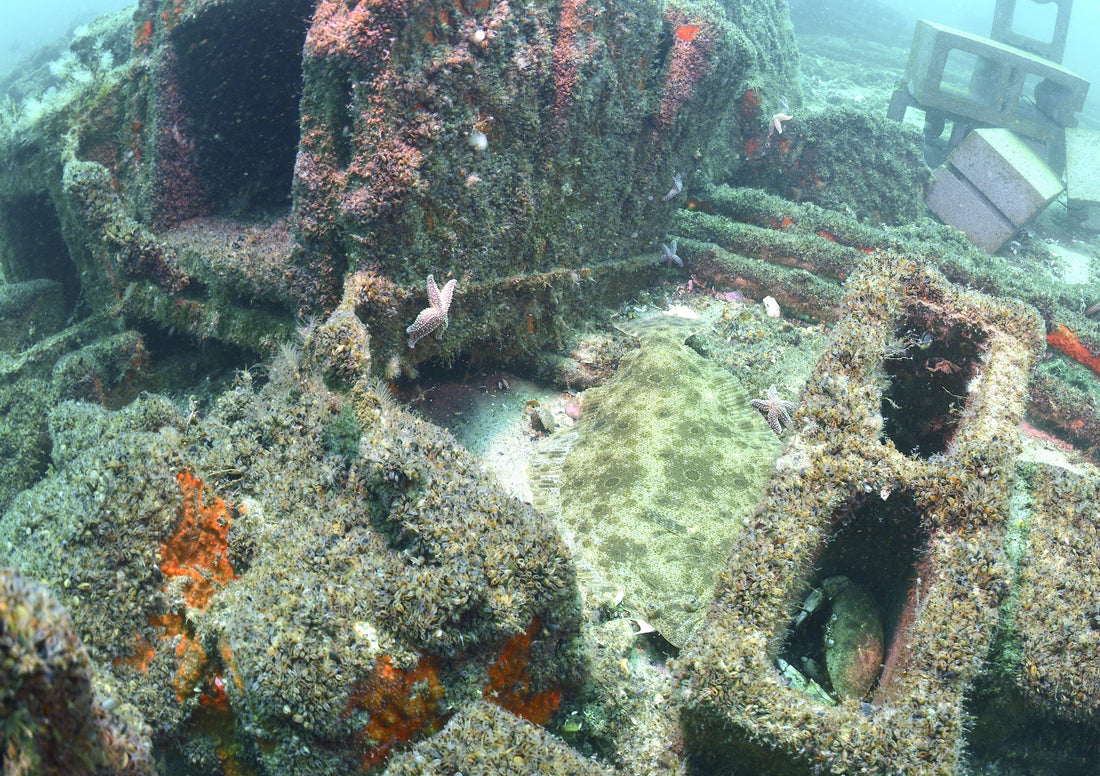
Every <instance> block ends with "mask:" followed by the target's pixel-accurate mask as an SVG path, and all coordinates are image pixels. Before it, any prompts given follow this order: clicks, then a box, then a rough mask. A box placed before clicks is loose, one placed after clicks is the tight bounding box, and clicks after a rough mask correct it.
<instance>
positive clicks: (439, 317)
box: [405, 275, 458, 348]
mask: <svg viewBox="0 0 1100 776" xmlns="http://www.w3.org/2000/svg"><path fill="white" fill-rule="evenodd" d="M457 282H458V281H456V280H454V279H452V280H448V281H447V285H445V286H443V289H442V290H440V288H439V286H437V285H436V284H435V277H434V276H433V275H428V307H426V308H425V309H423V310H421V311H420V315H418V316H416V320H415V321H413V322H412V325H411V326H409V328H407V329H405V333H406V334H408V335H409V347H410V348H412V347H416V343H417V342H419V341H420V340H422V339H423V338H424V337H427V336H428V335H429V334H431V333H432V332H433V331H436V330H437V329H438V330H439V333H438V334H436V335H435V336H436V338H437V339H438V338H441V337H442V336H443V331H444V330H445V329H446V328H447V312H448V311H449V310H450V309H451V297H452V296H453V295H454V292H455V283H457Z"/></svg>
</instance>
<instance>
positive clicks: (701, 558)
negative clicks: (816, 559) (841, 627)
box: [534, 314, 779, 645]
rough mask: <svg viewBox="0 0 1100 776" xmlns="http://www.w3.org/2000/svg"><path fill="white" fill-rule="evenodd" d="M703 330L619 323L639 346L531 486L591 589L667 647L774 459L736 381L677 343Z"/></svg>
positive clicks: (544, 459) (701, 596)
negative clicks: (618, 598) (618, 599)
mask: <svg viewBox="0 0 1100 776" xmlns="http://www.w3.org/2000/svg"><path fill="white" fill-rule="evenodd" d="M705 325H707V324H706V323H705V322H703V321H699V320H685V319H683V318H676V317H674V316H670V315H667V314H665V315H662V314H658V315H656V316H653V317H650V318H648V319H645V320H639V321H635V322H632V323H627V324H623V326H622V327H621V328H622V329H623V330H624V331H626V332H628V333H630V334H634V335H635V336H637V337H638V338H639V339H640V342H641V346H640V348H639V349H638V350H636V351H634V352H633V353H630V354H628V355H627V356H626V357H625V358H624V359H623V362H622V364H621V365H620V367H619V370H618V372H616V374H615V376H614V377H613V378H612V379H611V381H610V382H608V383H607V385H605V386H602V387H600V388H597V389H592V390H590V391H588V392H587V393H586V394H585V397H584V404H583V407H584V412H583V414H582V416H581V418H580V420H579V422H578V423H577V425H576V427H575V428H574V429H571V430H570V431H567V432H565V433H563V434H561V435H559V436H558V437H556V438H555V439H553V440H551V441H550V442H548V443H546V445H545V446H544V448H543V449H542V450H541V451H540V452H539V462H538V464H537V466H536V480H535V483H534V487H535V490H536V506H540V507H541V508H543V509H545V510H546V511H547V512H548V513H550V514H552V515H555V516H556V517H558V519H559V521H560V523H561V526H562V529H563V531H564V533H565V536H566V538H567V540H568V541H569V542H570V544H571V545H572V546H573V547H574V548H575V552H576V553H577V554H578V557H579V558H580V559H581V563H582V568H583V569H584V570H585V572H586V573H587V574H589V575H591V577H592V578H591V580H590V584H591V586H592V588H593V589H596V590H602V591H603V593H604V596H605V597H606V598H607V599H608V600H610V599H612V598H613V597H614V596H615V593H616V591H618V592H621V593H623V594H624V597H623V603H624V605H625V606H626V608H627V609H628V610H629V611H631V612H633V613H634V614H635V615H637V616H638V617H642V618H644V619H645V620H647V621H649V622H651V623H652V624H653V625H654V626H655V627H656V628H657V629H658V630H659V631H660V632H661V634H662V635H663V636H664V637H665V638H667V639H668V640H669V641H670V642H672V643H673V644H676V645H681V644H683V643H684V642H685V641H686V640H687V638H688V637H689V636H690V634H691V632H692V631H693V630H694V628H695V626H696V625H697V624H698V623H699V622H700V621H701V619H702V616H703V612H704V611H705V609H706V606H707V602H708V601H709V599H710V593H711V589H712V587H713V585H714V574H715V572H716V571H717V569H718V567H719V566H720V564H721V563H722V560H723V559H724V558H725V556H726V553H727V551H728V548H729V546H730V543H731V541H732V539H733V537H734V536H736V534H737V532H738V531H739V530H740V528H741V526H742V525H743V521H744V519H745V518H746V517H748V515H750V514H751V513H752V510H753V508H754V507H755V506H756V502H757V501H758V500H759V498H760V496H761V494H762V491H763V486H764V482H765V480H766V479H767V477H768V474H769V473H770V471H771V468H772V463H773V461H774V460H775V457H776V455H778V452H779V444H778V442H777V440H776V437H775V435H774V434H773V433H772V432H771V431H770V430H769V429H768V426H767V424H766V423H765V422H764V420H763V419H762V418H761V417H760V415H759V414H757V413H756V412H755V411H754V410H753V409H752V408H751V406H750V404H749V397H748V395H747V394H746V393H745V390H744V389H743V388H742V387H741V386H740V385H739V384H738V382H737V380H736V379H735V378H733V377H732V376H731V375H730V374H729V373H728V372H726V371H724V370H722V369H721V368H719V367H717V366H716V365H714V364H712V363H710V362H709V361H707V359H705V358H704V357H702V356H700V355H699V354H698V353H696V352H695V351H694V350H692V349H691V348H690V347H687V346H686V345H685V344H684V341H685V340H686V339H687V338H688V337H689V336H690V335H691V334H692V332H693V331H695V330H697V329H699V328H702V327H703V326H705Z"/></svg>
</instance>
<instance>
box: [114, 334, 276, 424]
mask: <svg viewBox="0 0 1100 776" xmlns="http://www.w3.org/2000/svg"><path fill="white" fill-rule="evenodd" d="M135 328H136V329H137V330H138V331H140V332H141V336H142V340H143V342H144V345H145V350H146V352H147V353H148V368H147V374H146V375H145V376H144V381H143V383H142V385H141V386H140V388H141V389H142V390H147V391H152V392H156V393H164V394H166V395H168V396H170V397H172V398H173V400H175V401H177V402H184V401H185V400H186V399H188V397H195V398H196V399H198V400H200V401H201V402H202V403H203V404H208V403H209V402H210V401H212V400H213V399H214V398H216V397H217V396H218V395H219V394H221V393H223V392H224V391H227V390H229V389H230V388H232V386H233V382H234V380H235V379H236V373H237V372H238V371H239V370H243V369H249V368H250V367H252V366H254V365H256V364H258V363H259V362H260V355H259V354H258V353H256V352H255V351H252V350H249V349H247V348H242V347H238V346H236V345H232V344H228V343H225V342H220V341H218V340H213V339H210V340H199V339H197V338H195V337H193V336H191V335H190V334H185V333H181V332H178V331H175V330H172V329H164V328H162V327H161V326H158V325H156V324H153V323H151V322H141V323H140V324H138V325H137V326H135Z"/></svg>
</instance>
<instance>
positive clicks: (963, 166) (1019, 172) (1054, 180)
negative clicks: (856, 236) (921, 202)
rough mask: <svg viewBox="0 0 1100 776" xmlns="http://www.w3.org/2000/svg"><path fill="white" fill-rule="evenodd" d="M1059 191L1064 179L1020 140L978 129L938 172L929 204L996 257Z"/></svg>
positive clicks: (1004, 131)
mask: <svg viewBox="0 0 1100 776" xmlns="http://www.w3.org/2000/svg"><path fill="white" fill-rule="evenodd" d="M1061 193H1062V181H1061V179H1059V177H1058V176H1057V175H1056V174H1055V172H1054V171H1053V170H1051V169H1050V167H1048V166H1047V165H1046V163H1045V162H1043V160H1042V159H1040V158H1039V156H1038V155H1037V154H1036V153H1035V152H1034V151H1032V150H1031V149H1030V148H1029V147H1028V146H1027V145H1025V144H1024V142H1023V141H1022V140H1021V139H1020V138H1019V137H1017V136H1016V135H1014V134H1013V133H1012V132H1010V131H1008V130H1007V129H977V130H974V131H973V132H971V133H970V134H969V135H967V137H966V139H965V140H963V142H962V143H960V144H959V147H958V148H956V149H955V150H954V151H953V152H952V153H951V156H950V157H948V159H947V162H946V163H945V164H943V165H942V166H941V167H940V168H939V169H937V170H936V175H935V178H934V180H933V182H932V186H931V187H930V188H929V191H928V199H927V204H928V207H929V209H930V210H931V211H932V212H933V213H935V214H936V215H937V216H938V217H939V218H940V219H941V220H942V221H944V223H947V224H951V225H952V226H954V227H957V228H958V229H960V230H962V231H963V232H964V233H965V234H966V236H967V237H968V238H969V239H970V241H971V242H973V243H974V244H975V245H977V246H978V247H979V248H983V249H984V250H987V251H989V252H990V253H993V252H995V251H996V250H998V249H999V248H1000V247H1001V246H1002V245H1004V244H1005V242H1007V241H1008V239H1009V238H1010V237H1011V236H1012V235H1013V233H1015V232H1016V230H1018V229H1019V228H1020V227H1022V226H1023V225H1024V224H1026V223H1027V222H1028V221H1029V220H1031V218H1032V217H1033V216H1035V215H1036V214H1037V213H1038V212H1039V211H1041V210H1042V209H1043V208H1045V207H1046V206H1047V205H1049V204H1050V203H1051V201H1053V200H1054V198H1055V197H1057V196H1058V195H1059V194H1061Z"/></svg>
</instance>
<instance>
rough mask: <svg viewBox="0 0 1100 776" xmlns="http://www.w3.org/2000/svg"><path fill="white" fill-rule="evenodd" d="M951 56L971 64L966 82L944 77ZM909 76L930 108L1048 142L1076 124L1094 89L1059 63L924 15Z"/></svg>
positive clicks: (923, 104) (957, 62)
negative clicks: (1076, 115) (1032, 86)
mask: <svg viewBox="0 0 1100 776" xmlns="http://www.w3.org/2000/svg"><path fill="white" fill-rule="evenodd" d="M953 53H954V56H952V54H953ZM949 58H950V59H951V60H952V63H953V64H955V65H958V66H968V65H969V66H970V67H971V68H972V71H971V73H970V77H969V81H968V82H967V83H966V84H962V85H960V84H958V83H957V82H956V83H951V82H948V83H944V74H945V70H946V71H947V73H948V74H950V73H951V72H952V69H953V68H951V67H948V60H949ZM905 77H906V86H907V88H908V91H909V94H910V95H912V97H913V98H914V99H915V100H916V101H917V102H918V103H919V104H920V106H921V107H922V108H924V109H925V110H939V111H944V112H947V113H950V114H953V115H955V116H961V117H965V118H967V119H972V120H974V121H975V122H977V123H980V124H990V125H993V126H998V127H1006V128H1008V129H1011V130H1013V131H1015V132H1018V133H1020V134H1022V135H1026V136H1028V137H1033V138H1036V139H1038V140H1042V141H1044V142H1057V141H1059V140H1060V138H1061V130H1062V128H1064V127H1075V126H1077V120H1076V119H1075V118H1074V116H1073V114H1074V113H1078V112H1080V111H1081V109H1082V108H1083V107H1084V104H1085V96H1086V95H1087V94H1088V89H1089V82H1088V81H1087V80H1085V79H1084V78H1082V77H1081V76H1079V75H1077V74H1076V73H1074V72H1072V71H1071V70H1067V69H1066V68H1064V67H1062V66H1061V65H1059V64H1056V63H1054V62H1051V61H1049V60H1046V59H1043V58H1042V57H1038V56H1035V55H1034V54H1029V53H1027V52H1025V51H1021V50H1020V49H1017V48H1013V47H1012V46H1009V45H1006V44H1004V43H998V42H997V41H993V40H989V39H988V38H983V37H981V36H980V35H971V34H970V33H966V32H962V31H961V30H956V29H952V28H951V27H946V26H944V25H942V24H934V23H932V22H929V21H926V20H924V19H921V20H919V21H917V26H916V30H915V32H914V34H913V47H912V48H911V49H910V51H909V64H908V67H907V69H906V74H905ZM1036 81H1038V85H1037V86H1036V87H1035V94H1033V95H1032V94H1024V87H1025V86H1027V85H1029V84H1031V83H1035V82H1036ZM1040 87H1041V88H1040ZM1031 98H1034V101H1033V100H1032V99H1031ZM1037 105H1038V107H1037Z"/></svg>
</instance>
